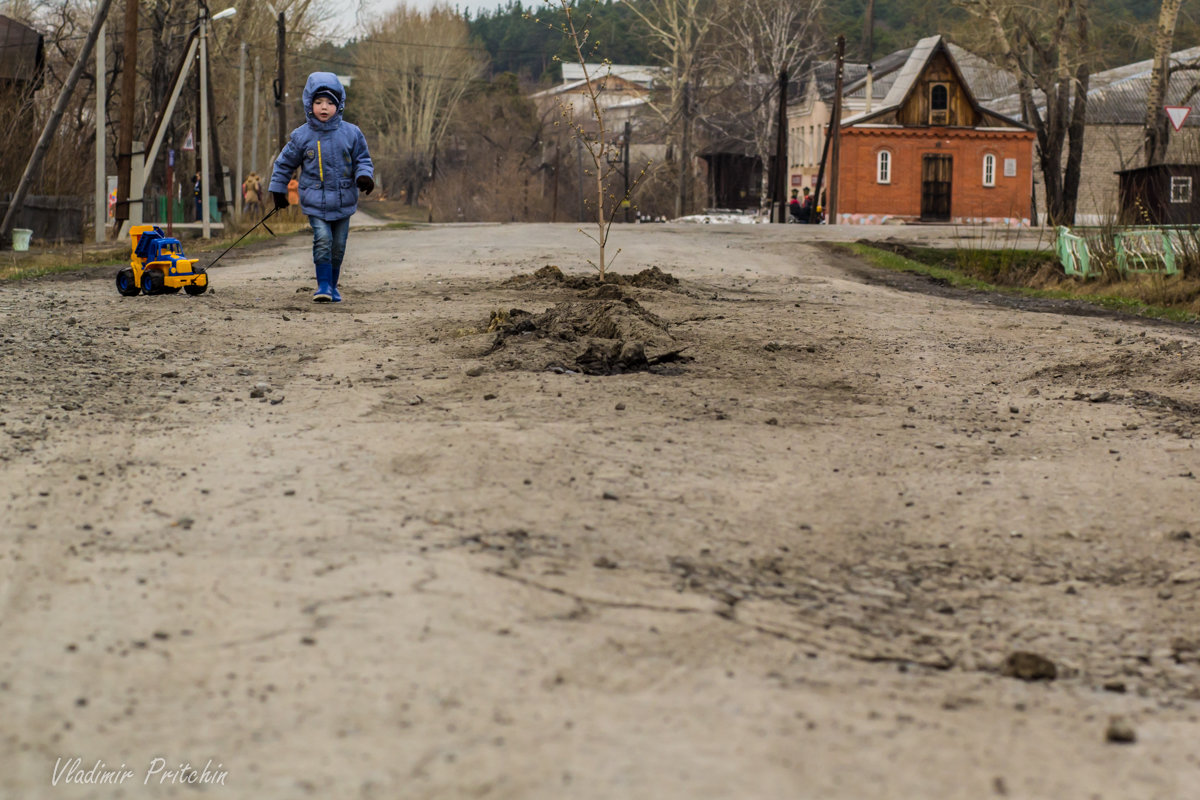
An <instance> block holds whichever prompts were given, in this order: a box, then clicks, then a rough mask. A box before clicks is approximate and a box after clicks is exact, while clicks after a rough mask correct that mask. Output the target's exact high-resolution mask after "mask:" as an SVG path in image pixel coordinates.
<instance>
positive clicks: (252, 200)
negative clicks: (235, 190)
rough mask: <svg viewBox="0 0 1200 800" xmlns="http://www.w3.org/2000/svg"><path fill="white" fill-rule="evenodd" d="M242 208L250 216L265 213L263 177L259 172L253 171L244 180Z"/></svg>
mask: <svg viewBox="0 0 1200 800" xmlns="http://www.w3.org/2000/svg"><path fill="white" fill-rule="evenodd" d="M242 200H243V201H244V204H243V205H242V210H243V211H244V212H245V213H246V214H247V215H248V216H250V217H258V216H261V215H262V213H263V207H262V178H260V177H258V173H257V172H251V173H250V174H249V175H248V176H246V180H244V181H243V182H242Z"/></svg>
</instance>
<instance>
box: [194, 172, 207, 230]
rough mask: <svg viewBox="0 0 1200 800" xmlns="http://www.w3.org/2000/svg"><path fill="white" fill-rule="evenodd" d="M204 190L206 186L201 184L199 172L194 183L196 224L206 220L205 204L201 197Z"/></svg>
mask: <svg viewBox="0 0 1200 800" xmlns="http://www.w3.org/2000/svg"><path fill="white" fill-rule="evenodd" d="M203 188H204V186H203V184H202V183H201V182H200V173H199V172H197V173H196V177H195V179H194V180H193V181H192V197H193V198H195V200H196V222H200V221H201V220H202V219H204V210H203V202H202V200H201V196H200V193H201V191H202V190H203Z"/></svg>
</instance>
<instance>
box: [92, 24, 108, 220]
mask: <svg viewBox="0 0 1200 800" xmlns="http://www.w3.org/2000/svg"><path fill="white" fill-rule="evenodd" d="M107 28H108V26H107V24H103V23H102V24H101V25H100V35H99V36H98V37H96V203H95V219H96V221H95V224H94V225H93V226H92V227H93V228H94V229H95V230H94V231H93V233H94V234H95V239H96V241H97V242H103V241H104V240H105V239H107V238H108V230H107V228H108V210H107V209H108V181H106V180H105V169H104V163H105V152H104V145H105V141H104V131H105V123H104V117H105V115H104V111H105V109H104V98H105V89H104V69H105V64H106V61H107V58H106V56H105V52H104V35H105V33H106V32H107Z"/></svg>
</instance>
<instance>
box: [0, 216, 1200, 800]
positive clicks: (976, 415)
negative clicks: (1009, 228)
mask: <svg viewBox="0 0 1200 800" xmlns="http://www.w3.org/2000/svg"><path fill="white" fill-rule="evenodd" d="M894 232H895V231H894V230H889V231H888V233H889V234H893V233H894ZM945 233H946V232H944V231H943V232H940V233H939V232H937V231H930V230H927V229H918V230H917V231H916V232H915V233H913V232H912V231H910V232H909V233H908V234H907V235H910V236H913V235H915V236H920V237H925V238H930V237H937V236H939V235H945ZM820 234H821V235H827V234H826V232H825V231H820ZM815 235H817V232H815V231H814V230H813V229H811V228H807V227H805V226H770V227H766V226H735V227H728V228H717V227H715V226H710V227H682V226H680V227H674V226H645V227H633V228H628V229H620V230H617V231H616V232H615V233H614V237H613V242H614V245H615V246H619V247H621V248H622V253H621V255H620V256H619V258H618V260H617V262H616V266H615V269H616V270H617V271H618V272H621V273H623V274H625V275H632V274H634V273H637V272H640V271H641V270H643V269H647V268H650V267H658V268H659V269H661V270H662V271H663V272H665V273H668V275H670V276H674V277H675V278H677V279H678V280H679V281H680V283H679V284H677V285H676V284H672V283H671V282H670V281H669V280H667V279H665V278H655V279H654V280H651V281H648V282H646V285H644V286H628V287H624V288H622V289H617V288H603V287H602V288H600V289H597V288H589V287H582V288H571V284H572V282H571V281H569V280H567V281H559V280H557V279H555V278H554V277H553V276H552V275H550V273H552V272H553V271H551V270H547V271H544V272H543V273H542V277H541V278H538V279H532V278H529V279H525V280H518V281H511V280H510V279H512V278H514V277H515V276H520V275H526V276H528V275H530V274H531V273H533V272H534V271H535V270H538V269H539V268H542V267H544V266H546V265H548V264H552V265H557V266H560V267H561V268H562V269H563V270H564V271H565V272H566V273H567V276H568V278H570V277H571V276H581V275H585V274H587V269H588V268H587V267H586V266H585V265H584V263H583V259H584V258H585V257H586V256H588V255H590V250H588V249H587V248H585V247H584V245H585V244H586V242H585V241H584V240H583V239H582V237H581V235H580V234H579V233H578V232H576V230H575V229H574V227H573V226H477V227H465V226H464V227H431V228H426V229H420V230H411V231H384V230H379V231H356V232H355V234H354V236H353V237H352V238H351V243H350V247H351V253H350V256H349V259H348V262H347V265H346V269H345V277H344V279H343V292H344V294H345V297H346V302H345V303H343V304H341V305H340V306H336V307H331V306H324V307H321V306H314V305H313V304H311V303H310V302H309V300H308V298H309V294H310V293H311V291H312V280H311V273H310V265H309V261H308V256H309V254H308V243H307V241H306V240H305V239H304V238H303V237H297V238H292V239H289V240H287V241H286V242H285V243H284V244H283V245H282V246H280V247H277V248H275V249H267V250H258V251H254V252H242V251H239V252H238V253H236V257H235V254H231V255H230V256H229V257H227V259H226V261H227V265H226V266H222V267H220V268H218V269H216V270H214V273H213V285H214V287H215V288H214V292H213V293H212V294H209V295H205V296H203V297H199V298H190V297H186V296H183V295H178V296H164V297H154V298H146V297H142V298H133V299H123V298H120V297H118V295H117V293H116V291H115V290H114V288H113V286H112V282H111V275H109V274H108V272H104V273H103V274H102V275H98V276H96V277H93V278H89V279H82V280H58V281H38V282H28V283H23V284H18V285H6V286H3V287H0V348H2V350H0V352H2V353H3V365H4V368H3V370H2V371H0V503H2V504H3V505H2V508H3V512H2V522H0V577H2V581H0V642H2V643H3V646H2V647H0V796H3V797H6V798H7V797H12V798H49V797H66V798H79V797H105V798H107V797H128V798H140V797H171V796H181V797H182V796H187V797H190V796H192V792H193V791H194V790H195V788H202V789H206V790H208V791H209V792H210V793H211V794H212V795H213V796H218V797H220V796H228V797H237V798H251V797H253V798H295V797H305V796H312V797H322V798H358V797H361V798H376V797H378V798H406V799H407V798H459V797H495V798H653V799H654V800H667V799H669V798H689V799H690V798H814V799H815V798H822V799H826V798H847V800H849V799H851V798H854V799H856V800H857V799H860V798H902V799H905V800H907V799H909V798H964V800H966V799H968V798H970V799H971V800H977V799H978V798H987V797H1004V796H1008V797H1016V798H1056V799H1062V798H1106V799H1108V798H1112V799H1113V800H1118V799H1119V800H1128V799H1129V798H1165V799H1171V800H1174V799H1176V798H1179V799H1181V800H1182V799H1184V798H1195V797H1198V796H1200V788H1198V787H1200V744H1198V743H1200V717H1198V714H1200V705H1198V703H1197V700H1198V698H1200V629H1198V628H1197V625H1196V620H1197V618H1198V617H1197V612H1198V611H1200V546H1198V545H1200V522H1198V520H1200V496H1198V494H1197V474H1200V460H1198V459H1197V452H1196V449H1195V447H1194V439H1193V436H1194V434H1195V433H1196V431H1197V428H1198V426H1200V385H1198V383H1197V381H1198V378H1200V347H1198V338H1197V332H1196V331H1194V330H1193V329H1188V328H1182V327H1172V326H1166V325H1162V324H1152V323H1144V322H1137V321H1130V320H1122V319H1118V318H1113V317H1097V316H1083V315H1078V314H1073V313H1046V312H1045V311H1042V310H1028V309H1022V308H1013V307H1011V306H1010V304H998V303H992V302H989V301H988V298H987V297H985V296H980V295H958V294H953V293H947V292H946V291H945V290H940V289H938V290H934V289H930V287H928V286H926V285H924V284H922V283H921V282H920V281H917V280H912V279H897V278H894V277H890V276H882V277H881V276H880V274H879V273H876V272H874V271H873V270H871V269H869V268H867V267H864V266H863V265H861V264H858V263H856V262H854V261H852V260H851V259H849V258H848V257H846V256H842V255H838V254H836V253H833V252H831V251H829V250H826V249H823V248H821V247H817V246H814V244H813V243H812V241H811V240H810V239H811V237H813V236H815ZM857 235H862V234H861V233H860V234H857ZM897 235H901V234H897ZM223 263H224V262H223ZM881 281H882V282H881ZM935 289H936V287H935ZM563 303H570V305H559V304H563ZM548 309H557V310H556V311H555V313H554V314H549V315H544V314H543V312H545V311H547V310H548ZM1065 310H1068V311H1069V309H1065ZM497 312H500V313H497ZM520 312H528V314H523V313H520ZM582 322H587V325H582ZM588 325H590V327H588ZM489 327H491V328H492V329H493V330H492V331H490V332H488V330H487V329H488V328H489ZM605 331H608V332H609V334H610V335H608V336H601V337H600V338H601V339H604V338H608V339H614V338H615V339H616V343H615V344H613V345H612V346H609V345H608V344H605V343H604V342H603V341H602V342H600V343H599V344H597V343H596V337H597V335H599V334H603V333H604V332H605ZM610 344H611V343H610ZM588 345H590V346H591V347H590V349H588V353H589V354H588V355H587V356H586V357H585V358H583V359H579V358H578V356H579V355H580V354H581V353H582V352H584V350H585V347H586V346H588ZM606 348H607V349H606ZM614 371H615V372H623V374H594V373H602V372H614ZM589 373H593V374H589ZM1016 653H1026V654H1027V655H1023V656H1014V654H1016ZM1051 673H1052V674H1053V676H1054V677H1053V680H1050V679H1049V678H1050V676H1051ZM1039 677H1040V678H1042V679H1041V680H1025V679H1023V678H1029V679H1032V678H1039ZM1131 737H1132V738H1135V739H1136V741H1134V742H1121V741H1108V738H1112V739H1116V740H1121V739H1129V738H1131ZM75 758H78V759H80V762H79V763H80V766H79V768H78V769H75V770H72V769H68V765H64V762H67V761H69V760H73V759H75ZM156 758H161V759H162V763H161V764H159V763H158V762H156V761H155V759H156ZM97 761H103V762H104V765H105V766H103V767H102V768H101V769H100V770H99V771H93V772H92V773H88V772H87V771H88V770H89V769H92V768H93V765H94V764H95V763H96V762H97ZM181 764H190V765H191V767H192V768H194V769H196V770H204V769H207V770H208V771H207V772H203V773H201V772H197V773H195V774H194V775H191V777H190V779H191V780H204V782H202V783H199V784H194V785H193V786H187V785H185V783H184V781H186V780H188V779H189V775H190V773H188V772H187V768H186V767H185V768H184V770H183V773H182V774H179V770H180V766H179V765H181ZM56 765H58V771H56ZM121 765H125V766H124V767H123V768H122V767H121ZM156 766H157V768H158V769H157V771H156V770H155V767H156ZM121 769H124V770H127V771H128V772H129V773H130V777H128V778H127V779H125V780H124V781H123V782H121V781H118V782H117V785H112V784H107V785H97V783H96V781H98V780H99V777H98V776H100V775H101V774H102V773H104V772H105V771H106V770H117V771H118V773H119V772H120V771H121ZM172 771H174V772H175V773H176V774H175V775H174V777H172V776H171V775H170V774H169V773H171V772H172ZM89 774H90V775H91V777H90V778H89ZM56 775H58V778H59V780H58V783H57V785H55V784H54V779H55V776H56ZM205 776H207V778H205ZM117 777H119V775H117ZM113 780H114V781H115V780H116V778H115V777H114V778H113Z"/></svg>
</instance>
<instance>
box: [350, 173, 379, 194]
mask: <svg viewBox="0 0 1200 800" xmlns="http://www.w3.org/2000/svg"><path fill="white" fill-rule="evenodd" d="M354 182H355V183H356V184H358V188H359V190H360V191H361V192H362V193H363V194H370V193H371V192H373V191H375V181H373V180H371V179H370V178H369V177H367V176H366V175H359V176H358V177H357V178H355V180H354Z"/></svg>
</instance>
